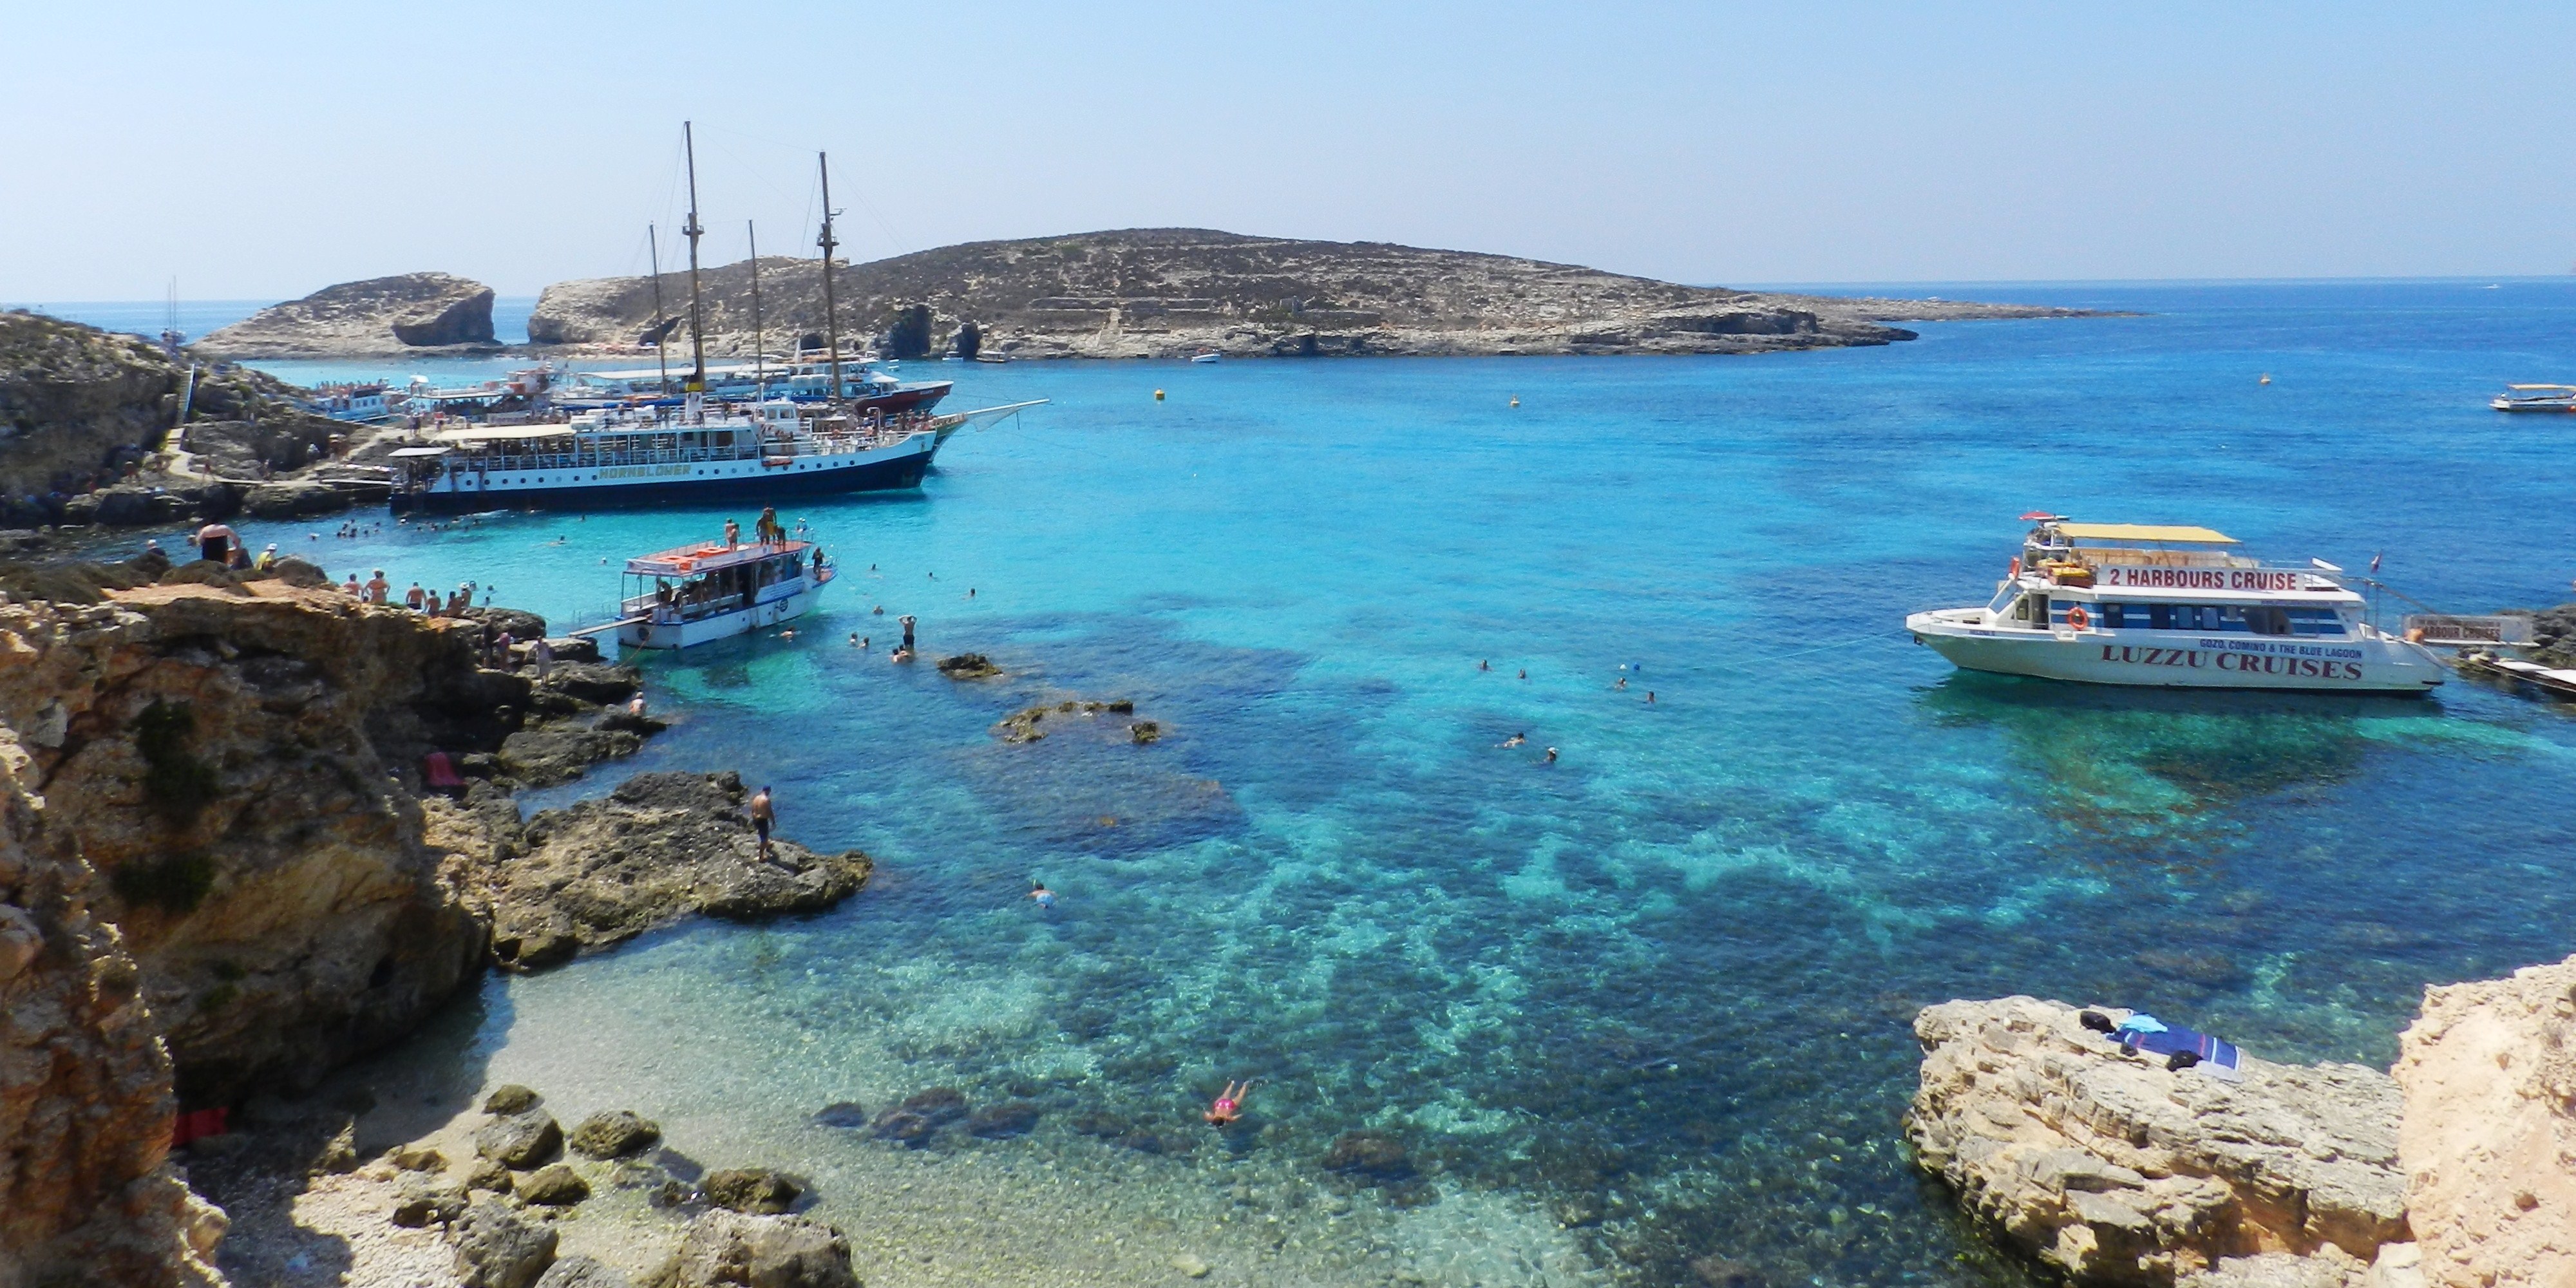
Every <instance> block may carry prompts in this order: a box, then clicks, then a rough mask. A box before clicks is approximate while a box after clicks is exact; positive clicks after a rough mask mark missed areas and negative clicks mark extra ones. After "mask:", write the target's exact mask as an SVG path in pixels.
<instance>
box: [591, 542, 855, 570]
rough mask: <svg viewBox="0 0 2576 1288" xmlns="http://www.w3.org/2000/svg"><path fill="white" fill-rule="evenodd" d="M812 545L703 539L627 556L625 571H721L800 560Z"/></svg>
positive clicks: (811, 543) (805, 543)
mask: <svg viewBox="0 0 2576 1288" xmlns="http://www.w3.org/2000/svg"><path fill="white" fill-rule="evenodd" d="M813 548H814V543H813V542H811V541H774V542H770V543H768V544H766V545H764V544H761V543H760V542H756V541H754V542H745V543H743V544H741V545H736V546H727V545H726V544H725V543H723V542H721V541H702V542H699V543H698V544H696V545H693V546H682V547H680V548H679V549H677V550H665V551H663V552H662V553H660V554H657V555H644V556H641V557H639V558H635V559H629V560H627V561H626V571H627V573H628V575H630V576H635V577H696V576H700V575H702V574H705V573H710V572H721V571H723V570H725V569H727V568H737V567H740V566H742V565H744V564H753V563H759V562H760V561H761V560H764V559H778V558H783V557H792V558H798V559H801V558H804V557H805V552H806V551H808V550H811V549H813Z"/></svg>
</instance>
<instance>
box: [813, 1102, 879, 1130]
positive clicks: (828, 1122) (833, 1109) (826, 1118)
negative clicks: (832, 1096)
mask: <svg viewBox="0 0 2576 1288" xmlns="http://www.w3.org/2000/svg"><path fill="white" fill-rule="evenodd" d="M812 1121H813V1123H814V1125H815V1126H817V1127H865V1126H867V1125H868V1110H867V1106H865V1105H862V1104H860V1103H859V1102H857V1101H855V1100H839V1101H834V1102H833V1103H831V1104H828V1105H825V1106H823V1107H822V1108H821V1109H819V1110H816V1111H815V1113H814V1117H813V1119H812Z"/></svg>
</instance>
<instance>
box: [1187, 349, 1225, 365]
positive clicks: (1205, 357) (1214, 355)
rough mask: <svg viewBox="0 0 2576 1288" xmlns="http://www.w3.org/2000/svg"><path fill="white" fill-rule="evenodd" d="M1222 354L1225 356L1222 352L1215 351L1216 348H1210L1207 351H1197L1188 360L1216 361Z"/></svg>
mask: <svg viewBox="0 0 2576 1288" xmlns="http://www.w3.org/2000/svg"><path fill="white" fill-rule="evenodd" d="M1224 356H1225V355H1224V354H1222V353H1219V352H1217V351H1216V350H1214V349H1210V350H1207V351H1206V352H1204V353H1199V354H1195V355H1192V357H1191V358H1190V361H1192V362H1215V361H1217V360H1218V359H1220V358H1223V357H1224Z"/></svg>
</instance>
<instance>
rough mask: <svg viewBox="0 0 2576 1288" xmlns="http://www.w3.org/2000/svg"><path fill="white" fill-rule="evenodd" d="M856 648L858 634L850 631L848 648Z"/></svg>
mask: <svg viewBox="0 0 2576 1288" xmlns="http://www.w3.org/2000/svg"><path fill="white" fill-rule="evenodd" d="M858 646H859V633H858V632H857V631H852V632H850V647H851V648H857V647H858Z"/></svg>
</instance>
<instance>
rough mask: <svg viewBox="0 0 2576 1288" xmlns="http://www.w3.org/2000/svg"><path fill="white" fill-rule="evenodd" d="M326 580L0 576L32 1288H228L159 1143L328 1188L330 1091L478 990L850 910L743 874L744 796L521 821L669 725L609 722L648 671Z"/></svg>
mask: <svg viewBox="0 0 2576 1288" xmlns="http://www.w3.org/2000/svg"><path fill="white" fill-rule="evenodd" d="M322 581H323V578H322V576H321V574H320V572H319V570H317V569H314V568H312V567H311V566H310V565H308V564H304V563H302V562H301V561H300V560H288V561H285V563H283V564H282V565H281V566H280V568H279V569H278V570H277V572H275V573H273V574H269V575H262V576H249V577H244V576H238V575H236V574H233V573H230V572H227V571H226V570H223V569H221V568H219V567H217V566H216V565H213V564H208V563H202V562H201V563H197V564H182V565H178V566H176V567H173V566H171V565H170V564H169V562H168V561H167V560H166V559H163V558H160V557H158V556H146V557H142V558H138V559H135V560H130V561H127V562H126V563H123V564H116V565H99V564H87V565H83V564H46V565H27V564H18V565H9V566H0V586H5V587H6V590H5V591H0V1038H5V1041H6V1045H7V1047H8V1049H42V1050H49V1051H51V1052H54V1053H55V1054H54V1057H53V1058H52V1059H51V1060H49V1061H46V1062H39V1063H36V1064H33V1065H30V1064H27V1063H24V1062H19V1063H14V1064H13V1063H6V1062H0V1138H5V1139H9V1140H11V1141H13V1142H20V1143H21V1144H22V1146H23V1148H22V1150H21V1152H20V1154H19V1155H18V1157H19V1158H20V1159H21V1160H22V1165H21V1166H19V1167H17V1168H15V1169H14V1170H12V1171H10V1172H8V1173H6V1174H5V1175H0V1234H5V1235H6V1240H5V1243H0V1248H5V1249H6V1250H7V1252H8V1254H9V1259H8V1260H6V1261H0V1264H5V1265H6V1266H7V1267H8V1268H10V1270H11V1271H12V1272H13V1273H24V1274H27V1275H32V1276H34V1278H33V1279H31V1280H30V1281H31V1282H35V1281H50V1280H48V1279H47V1276H52V1275H59V1274H60V1273H65V1272H69V1271H72V1270H73V1269H74V1268H77V1269H78V1271H79V1272H80V1273H83V1274H88V1275H106V1276H108V1277H110V1278H112V1279H113V1281H115V1282H120V1283H134V1284H155V1283H214V1282H220V1281H221V1272H220V1271H219V1270H218V1268H217V1267H218V1266H220V1265H221V1264H223V1263H224V1257H223V1254H222V1253H221V1251H220V1244H221V1241H222V1236H223V1230H224V1228H225V1224H226V1220H227V1218H226V1217H225V1215H224V1214H223V1213H222V1212H221V1211H219V1210H218V1209H217V1208H215V1207H213V1206H210V1205H209V1204H207V1203H206V1202H205V1201H204V1200H203V1199H201V1198H199V1197H197V1195H196V1194H195V1193H193V1192H191V1190H190V1189H189V1188H188V1186H187V1185H186V1183H185V1182H186V1180H187V1179H188V1177H187V1175H186V1174H185V1173H182V1172H181V1171H180V1170H179V1169H178V1168H177V1167H175V1166H174V1165H173V1164H172V1163H171V1161H170V1157H171V1153H170V1151H171V1150H172V1149H173V1147H174V1142H177V1141H186V1140H187V1139H189V1138H190V1137H199V1136H202V1137H205V1138H207V1139H206V1141H205V1142H201V1144H202V1146H203V1147H202V1148H201V1147H200V1146H199V1145H191V1146H190V1150H189V1154H188V1157H189V1159H190V1161H191V1164H192V1166H193V1165H195V1164H196V1162H197V1160H199V1159H207V1160H213V1159H218V1158H223V1159H233V1160H234V1162H233V1163H228V1164H226V1166H229V1167H231V1169H232V1172H231V1176H230V1180H229V1181H227V1182H226V1183H225V1184H224V1185H218V1186H215V1187H214V1188H215V1190H216V1191H218V1192H224V1193H233V1192H240V1193H243V1194H255V1193H260V1192H272V1191H273V1192H276V1193H279V1194H284V1195H286V1196H287V1198H288V1200H289V1201H291V1200H292V1197H293V1196H294V1195H298V1194H301V1193H302V1191H303V1189H304V1187H305V1184H306V1182H307V1180H308V1178H309V1176H310V1175H315V1174H321V1173H334V1174H336V1172H339V1171H345V1170H347V1169H346V1168H341V1167H338V1166H337V1164H338V1163H340V1162H347V1161H350V1160H351V1158H352V1157H353V1155H352V1154H351V1151H352V1150H353V1149H354V1137H352V1136H350V1135H349V1132H348V1129H347V1127H346V1117H345V1114H343V1116H342V1118H341V1126H340V1127H339V1128H337V1129H335V1130H333V1131H331V1132H329V1133H327V1134H325V1135H324V1136H323V1137H322V1138H321V1139H320V1140H319V1141H318V1143H316V1142H311V1141H307V1142H306V1143H308V1144H312V1146H313V1148H312V1150H311V1151H309V1153H307V1152H304V1151H303V1148H302V1146H300V1145H297V1144H296V1142H298V1141H299V1140H304V1138H305V1136H307V1135H310V1134H311V1133H310V1132H309V1131H306V1130H305V1129H306V1128H310V1127H311V1126H312V1125H313V1124H314V1123H316V1122H321V1123H324V1124H325V1125H328V1123H329V1120H330V1119H331V1117H332V1115H333V1114H334V1113H338V1112H342V1111H340V1110H337V1109H335V1108H334V1106H333V1104H332V1103H330V1102H328V1101H318V1102H317V1101H316V1100H315V1099H314V1098H315V1097H316V1096H318V1095H321V1094H322V1089H323V1088H324V1087H325V1086H326V1084H327V1082H328V1079H329V1075H330V1074H331V1071H332V1070H333V1069H335V1068H337V1067H339V1066H341V1065H343V1064H346V1063H347V1062H349V1061H350V1060H352V1059H355V1058H357V1057H360V1056H362V1055H364V1054H366V1053H368V1052H369V1051H372V1050H374V1049H377V1048H379V1047H381V1046H383V1045H384V1044H386V1043H388V1042H390V1041H393V1040H395V1039H397V1038H400V1037H403V1036H405V1035H407V1034H409V1033H410V1032H411V1031H412V1030H413V1029H415V1028H416V1027H417V1026H418V1025H419V1024H421V1023H422V1022H423V1021H424V1020H425V1019H427V1018H428V1017H429V1016H430V1015H431V1014H432V1013H433V1012H435V1011H436V1010H438V1009H439V1008H441V1007H443V1006H444V1005H446V1003H447V1002H448V1000H449V999H450V998H451V997H453V996H454V995H455V994H456V993H457V992H458V991H459V990H460V989H461V988H463V987H465V986H466V985H467V983H468V982H469V981H471V980H472V979H473V978H474V977H475V976H476V975H477V974H478V973H479V972H480V971H481V970H482V969H483V968H484V967H485V966H486V965H487V964H489V965H499V966H506V967H512V968H520V969H526V968H533V967H535V966H538V965H542V964H545V961H546V960H560V958H561V957H563V956H569V955H570V951H572V950H576V949H578V948H582V947H605V946H607V945H610V944H613V943H615V942H617V941H618V940H620V939H622V938H624V937H626V936H629V935H631V934H633V933H635V932H636V931H638V930H641V929H643V928H645V927H648V926H650V925H657V924H662V923H664V922H667V921H669V920H671V919H674V918H676V917H679V916H683V915H687V914H688V913H690V912H693V911H705V912H708V913H711V914H714V915H721V916H728V917H737V918H758V917H767V916H775V915H783V914H789V913H797V912H808V911H813V910H816V909H819V908H822V907H827V906H829V905H831V904H833V903H836V902H838V901H839V900H841V899H844V898H847V897H848V896H849V895H850V894H852V893H855V892H856V890H857V889H858V888H859V887H860V885H861V884H863V883H864V881H865V880H866V877H867V873H868V864H867V860H866V857H865V856H864V855H860V854H858V853H857V852H855V851H852V852H848V853H845V854H841V855H836V856H818V855H814V854H812V853H811V852H809V851H806V850H804V849H803V848H802V847H799V846H795V845H794V844H793V843H792V842H783V841H782V842H781V843H780V844H779V845H778V847H777V852H776V854H775V855H773V856H771V857H770V858H767V859H762V858H760V857H759V856H757V855H753V854H751V853H750V851H751V850H752V847H753V838H752V837H751V836H750V834H749V832H750V829H749V826H748V823H747V820H745V819H744V818H743V815H742V812H741V808H740V806H741V785H740V782H739V779H737V778H735V777H733V776H732V775H730V774H715V775H683V774H660V775H638V776H636V777H635V778H634V779H632V780H630V781H629V782H628V783H626V784H625V785H623V786H621V787H620V788H619V790H618V791H617V792H616V793H614V794H613V795H612V796H611V797H610V798H609V800H608V801H606V802H585V803H583V804H581V805H576V806H572V807H569V808H567V809H561V810H549V811H546V812H543V813H540V814H537V815H536V816H534V817H533V818H530V819H528V820H526V821H525V822H524V823H522V822H521V821H520V819H519V811H518V807H517V805H516V802H515V801H513V800H512V798H511V797H510V795H509V792H510V791H511V790H513V789H515V788H517V787H519V786H523V785H532V784H538V783H547V782H557V781H563V780H564V779H566V778H569V777H572V776H576V775H578V774H579V773H581V772H582V770H583V768H584V767H585V766H586V765H588V764H589V763H592V762H594V761H596V760H598V759H602V758H607V757H614V756H620V755H625V754H631V753H632V752H633V751H634V750H636V749H637V748H638V747H640V745H641V743H642V740H643V739H644V738H646V737H649V736H650V735H651V734H652V733H653V732H655V731H657V730H658V729H659V728H660V727H661V725H660V722H658V721H653V720H650V719H648V718H645V717H642V716H640V715H638V714H637V713H635V712H634V711H632V710H630V709H629V708H628V707H627V706H626V705H624V702H623V700H624V699H626V698H628V697H630V696H631V695H633V694H634V693H635V692H636V689H637V684H638V677H637V676H636V674H635V672H634V671H632V670H631V669H630V668H624V667H612V666H605V665H601V664H599V663H597V662H596V661H581V660H572V661H565V662H558V663H554V664H551V665H543V666H540V665H538V664H537V663H535V662H534V660H533V659H531V658H530V657H528V656H527V653H526V651H525V647H524V645H522V646H521V647H520V648H517V649H514V650H513V651H512V653H511V654H510V655H508V656H503V655H501V654H499V653H498V652H497V651H496V649H495V647H494V641H495V638H496V637H497V635H498V634H499V633H500V632H502V631H505V630H506V631H509V632H510V633H511V634H512V635H514V636H519V637H521V638H523V639H525V638H528V637H533V636H536V635H538V634H540V633H541V632H542V631H543V629H544V624H543V622H542V620H540V619H537V618H534V617H533V616H532V615H527V614H514V613H511V612H509V610H481V612H480V615H478V616H472V617H454V618H428V617H423V616H421V615H420V614H416V613H412V612H409V611H406V610H403V609H399V608H390V607H381V606H374V605H367V604H362V603H358V602H356V601H353V600H351V599H349V598H348V597H346V596H345V595H342V594H340V593H339V592H337V591H335V590H330V589H327V588H324V587H323V586H322V585H321V584H320V583H321V582H322ZM37 592H41V593H37ZM559 644H560V646H561V647H560V648H559V649H558V653H559V655H562V656H565V657H568V658H576V659H577V658H579V657H581V655H582V649H583V648H584V642H582V641H574V640H565V641H559ZM592 656H594V657H595V654H593V655H592ZM441 767H444V768H447V769H450V770H452V771H454V772H455V773H457V774H458V775H460V779H459V783H460V785H459V786H456V787H451V788H448V789H446V790H447V792H449V793H452V795H453V798H451V796H450V795H449V794H442V791H441V788H440V786H439V785H438V784H437V783H436V782H434V781H433V780H434V779H435V778H437V777H438V771H439V769H440V768H441ZM531 927H534V928H535V930H534V931H531V930H530V929H529V928H531ZM545 936H554V938H552V939H546V938H544V937H545ZM539 940H543V944H544V945H545V946H541V947H537V948H535V949H534V950H533V951H532V949H531V945H532V944H533V943H536V942H537V941H539ZM559 943H564V944H567V946H565V947H562V948H557V947H554V946H553V945H555V944H559ZM505 945H507V950H506V951H505V950H504V946H505ZM226 1110H232V1111H236V1112H237V1113H238V1115H239V1116H238V1118H237V1120H235V1121H233V1122H227V1121H226V1120H225V1119H224V1118H223V1116H222V1114H223V1111H226ZM182 1115H184V1117H183V1116H182ZM210 1115H212V1117H211V1119H210V1117H209V1116H210ZM174 1123H179V1124H181V1125H180V1126H179V1127H177V1128H176V1129H174ZM228 1128H233V1129H230V1130H228ZM576 1135H578V1133H576ZM335 1142H336V1143H335ZM268 1145H275V1146H276V1147H277V1149H282V1150H284V1151H285V1154H287V1155H296V1156H295V1157H291V1158H289V1157H284V1156H283V1155H281V1156H280V1157H277V1158H271V1157H269V1155H270V1154H272V1153H276V1152H277V1151H276V1150H274V1149H268V1148H267V1146H268ZM236 1155H238V1156H239V1157H238V1158H236V1157H235V1156H236ZM262 1159H265V1160H266V1162H265V1163H260V1164H259V1166H252V1164H253V1163H258V1162H259V1160H262ZM262 1168H265V1169H266V1170H262ZM531 1179H532V1183H533V1178H531ZM539 1190H540V1192H542V1186H540V1187H539ZM275 1196H276V1194H272V1197H275ZM441 1210H443V1209H441ZM473 1211H474V1209H472V1208H471V1207H468V1208H467V1209H463V1210H461V1211H460V1212H459V1213H458V1214H457V1215H456V1219H455V1222H454V1223H452V1224H454V1227H455V1228H456V1229H457V1230H460V1231H463V1230H466V1229H467V1228H468V1227H473V1226H475V1224H476V1223H475V1220H474V1219H473V1218H472V1212H473ZM513 1219H515V1218H513ZM481 1224H482V1226H484V1227H489V1228H493V1229H498V1228H500V1227H501V1226H502V1225H503V1224H504V1223H503V1222H502V1221H501V1219H500V1218H499V1217H498V1216H493V1217H488V1218H486V1219H484V1220H483V1221H482V1223H481ZM726 1228H727V1229H728V1230H731V1231H732V1232H733V1233H732V1234H728V1235H725V1236H724V1237H725V1238H736V1236H739V1238H737V1239H736V1241H737V1242H744V1241H747V1243H745V1246H768V1243H770V1242H774V1241H775V1240H773V1239H772V1238H771V1236H770V1235H767V1234H761V1233H759V1232H758V1231H749V1232H746V1229H745V1228H743V1227H738V1226H728V1227H726ZM496 1237H497V1236H496ZM715 1237H716V1236H713V1235H711V1236H709V1238H715ZM718 1242H721V1240H718ZM724 1246H726V1247H732V1246H733V1245H732V1244H725V1245H724ZM711 1255H713V1254H711ZM733 1255H734V1254H733V1253H730V1252H727V1253H723V1254H722V1255H720V1256H716V1257H715V1262H720V1263H724V1264H731V1263H730V1262H727V1261H726V1258H728V1257H732V1256H733ZM800 1255H801V1254H800ZM844 1260H845V1261H846V1259H844ZM710 1264H714V1263H710ZM540 1268H542V1267H540ZM709 1273H711V1274H712V1273H715V1272H713V1271H710V1272H709ZM471 1278H472V1276H470V1275H469V1279H471ZM506 1278H507V1276H504V1279H506ZM485 1280H486V1281H489V1282H502V1281H503V1280H501V1279H490V1277H489V1276H486V1277H485ZM515 1282H520V1283H525V1282H528V1280H519V1281H515ZM589 1282H598V1283H606V1282H611V1281H610V1280H605V1279H600V1280H594V1281H589ZM708 1282H715V1280H708ZM795 1282H815V1283H832V1282H840V1281H838V1280H834V1279H831V1278H828V1277H826V1278H823V1279H815V1280H807V1281H795Z"/></svg>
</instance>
